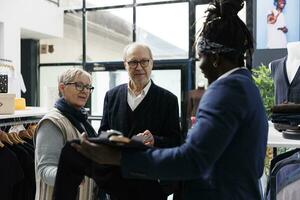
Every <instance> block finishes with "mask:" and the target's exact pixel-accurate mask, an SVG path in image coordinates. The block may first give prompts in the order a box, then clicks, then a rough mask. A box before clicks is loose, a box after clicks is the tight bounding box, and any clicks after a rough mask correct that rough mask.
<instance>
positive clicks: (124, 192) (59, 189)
mask: <svg viewBox="0 0 300 200" xmlns="http://www.w3.org/2000/svg"><path fill="white" fill-rule="evenodd" d="M84 176H88V177H90V178H92V179H94V180H95V182H96V183H97V185H98V186H99V187H101V188H102V189H103V190H104V191H105V192H106V193H108V194H109V195H111V197H112V199H114V200H165V199H167V195H165V194H164V192H163V190H162V188H161V186H160V184H159V183H158V182H157V181H152V180H137V179H124V178H122V176H121V172H120V168H119V167H112V166H105V165H99V164H97V163H95V162H93V161H91V160H90V159H88V158H85V157H84V156H82V155H81V154H80V153H78V152H77V151H76V150H75V149H74V148H73V147H72V146H71V145H70V142H68V143H66V145H65V146H64V148H63V149H62V152H61V156H60V159H59V164H58V169H57V174H56V180H55V186H54V193H53V198H54V199H55V200H73V199H74V200H75V199H76V196H77V192H78V186H79V185H80V183H81V182H82V180H83V178H84Z"/></svg>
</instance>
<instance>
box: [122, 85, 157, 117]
mask: <svg viewBox="0 0 300 200" xmlns="http://www.w3.org/2000/svg"><path fill="white" fill-rule="evenodd" d="M150 86H151V80H149V82H148V83H147V85H146V86H145V87H144V89H143V90H142V91H141V93H140V94H139V95H137V96H136V95H135V94H134V92H133V91H132V90H131V88H130V87H129V83H128V92H127V103H128V105H129V106H130V108H131V110H132V111H134V110H135V109H136V107H138V105H139V104H140V103H141V102H142V101H143V99H144V98H145V96H146V95H147V93H148V91H149V88H150Z"/></svg>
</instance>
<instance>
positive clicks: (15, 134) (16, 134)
mask: <svg viewBox="0 0 300 200" xmlns="http://www.w3.org/2000/svg"><path fill="white" fill-rule="evenodd" d="M9 134H12V135H13V136H14V137H15V138H16V140H18V141H19V143H21V144H23V143H25V141H24V140H22V139H21V138H20V137H19V135H18V133H17V132H12V133H9Z"/></svg>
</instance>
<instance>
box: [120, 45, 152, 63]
mask: <svg viewBox="0 0 300 200" xmlns="http://www.w3.org/2000/svg"><path fill="white" fill-rule="evenodd" d="M133 47H143V48H145V49H147V50H148V52H149V55H150V58H151V59H153V56H152V51H151V49H150V47H149V46H148V45H146V44H143V43H139V42H133V43H130V44H128V45H127V46H125V48H124V50H123V60H124V61H126V57H127V52H128V49H129V48H133Z"/></svg>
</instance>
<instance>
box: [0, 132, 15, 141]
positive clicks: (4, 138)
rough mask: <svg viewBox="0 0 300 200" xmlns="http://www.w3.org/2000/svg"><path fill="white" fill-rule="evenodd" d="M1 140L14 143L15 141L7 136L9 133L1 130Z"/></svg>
mask: <svg viewBox="0 0 300 200" xmlns="http://www.w3.org/2000/svg"><path fill="white" fill-rule="evenodd" d="M0 141H1V142H5V143H7V144H10V145H13V144H14V143H13V142H12V141H11V140H10V139H9V137H8V136H7V134H6V133H5V132H4V131H2V130H0Z"/></svg>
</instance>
